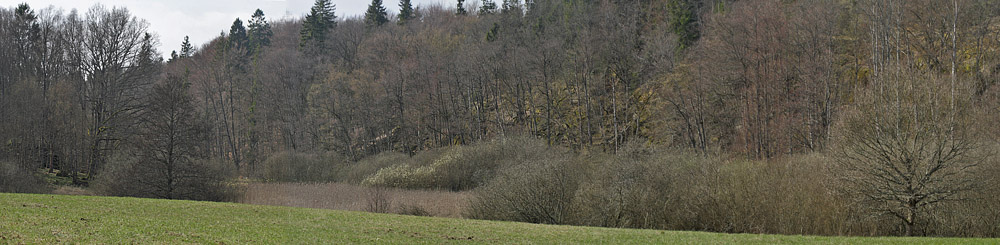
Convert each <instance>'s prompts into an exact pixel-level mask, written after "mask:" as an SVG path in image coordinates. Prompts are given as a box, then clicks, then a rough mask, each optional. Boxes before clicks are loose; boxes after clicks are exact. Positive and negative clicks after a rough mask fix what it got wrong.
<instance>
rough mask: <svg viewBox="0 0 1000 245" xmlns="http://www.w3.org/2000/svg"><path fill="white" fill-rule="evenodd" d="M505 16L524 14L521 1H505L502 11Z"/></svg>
mask: <svg viewBox="0 0 1000 245" xmlns="http://www.w3.org/2000/svg"><path fill="white" fill-rule="evenodd" d="M500 12H501V13H503V14H511V13H518V14H520V13H521V12H522V10H521V1H520V0H503V8H502V9H501V10H500Z"/></svg>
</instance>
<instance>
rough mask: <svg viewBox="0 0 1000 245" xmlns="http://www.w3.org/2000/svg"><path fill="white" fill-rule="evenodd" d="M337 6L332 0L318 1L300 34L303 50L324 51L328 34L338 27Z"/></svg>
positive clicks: (300, 44) (300, 43)
mask: <svg viewBox="0 0 1000 245" xmlns="http://www.w3.org/2000/svg"><path fill="white" fill-rule="evenodd" d="M334 10H336V5H333V4H332V3H330V0H316V3H315V4H313V7H312V9H311V10H309V15H306V19H305V21H303V22H302V31H301V32H300V33H299V35H300V39H299V41H300V42H299V46H300V47H302V48H309V49H317V50H322V47H323V43H324V41H325V40H326V34H327V33H328V32H329V31H330V29H333V28H334V27H337V21H336V19H337V16H336V15H335V13H334Z"/></svg>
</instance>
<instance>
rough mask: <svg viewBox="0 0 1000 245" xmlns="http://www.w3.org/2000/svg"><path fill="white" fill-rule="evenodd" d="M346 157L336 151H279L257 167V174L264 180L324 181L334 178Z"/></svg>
mask: <svg viewBox="0 0 1000 245" xmlns="http://www.w3.org/2000/svg"><path fill="white" fill-rule="evenodd" d="M346 162H347V159H346V158H344V157H343V156H340V155H338V154H336V153H320V154H310V153H300V152H288V151H285V152H279V153H277V154H274V155H272V156H271V157H268V158H267V159H266V160H264V162H262V163H261V165H260V166H259V167H258V170H257V173H258V174H257V175H258V177H259V178H261V179H263V180H265V181H276V182H326V181H331V180H333V179H334V178H336V175H337V172H338V170H339V168H340V167H342V166H344V165H345V163H346Z"/></svg>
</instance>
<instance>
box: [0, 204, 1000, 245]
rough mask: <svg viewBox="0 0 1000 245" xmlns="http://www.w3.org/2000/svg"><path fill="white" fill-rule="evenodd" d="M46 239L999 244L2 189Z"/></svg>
mask: <svg viewBox="0 0 1000 245" xmlns="http://www.w3.org/2000/svg"><path fill="white" fill-rule="evenodd" d="M5 243H10V244H20V243H27V244H39V243H41V244H50V243H140V244H146V243H171V244H173V243H215V244H220V243H221V244H233V243H236V244H244V243H254V244H260V243H265V244H275V243H277V244H289V243H292V244H300V243H305V244H313V243H322V244H331V243H335V244H342V243H379V244H384V243H392V244H413V243H433V244H437V243H517V244H523V243H543V244H546V243H612V244H622V243H625V244H664V243H669V244H677V243H681V244H706V243H708V244H716V243H726V244H728V243H754V244H773V243H836V244H842V243H852V244H853V243H880V244H887V243H888V244H911V243H925V244H954V243H1000V240H987V239H955V238H855V237H815V236H779V235H752V234H720V233H707V232H686V231H658V230H634V229H608V228H594V227H575V226H556V225H537V224H525V223H513V222H496V221H481V220H465V219H446V218H429V217H414V216H401V215H390V214H372V213H363V212H346V211H334V210H322V209H305V208H289V207H272V206H256V205H245V204H233V203H212V202H192V201H171V200H153V199H137V198H118V197H89V196H59V195H24V194H0V244H5Z"/></svg>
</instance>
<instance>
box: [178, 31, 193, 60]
mask: <svg viewBox="0 0 1000 245" xmlns="http://www.w3.org/2000/svg"><path fill="white" fill-rule="evenodd" d="M191 55H194V47H193V46H191V41H190V40H189V39H188V36H184V42H182V43H181V53H180V54H179V55H178V57H181V58H186V57H191Z"/></svg>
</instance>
